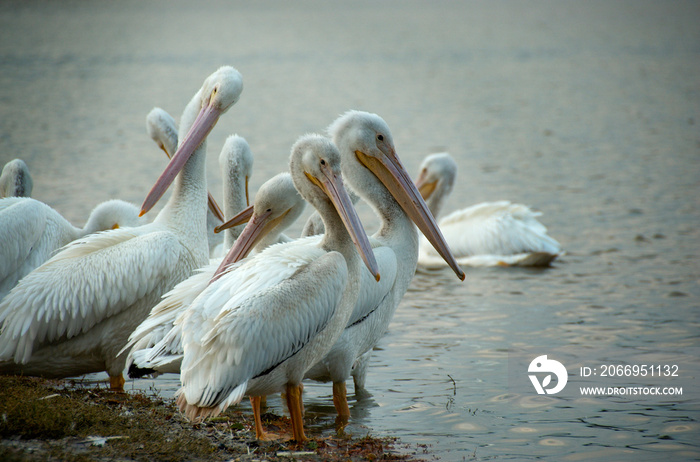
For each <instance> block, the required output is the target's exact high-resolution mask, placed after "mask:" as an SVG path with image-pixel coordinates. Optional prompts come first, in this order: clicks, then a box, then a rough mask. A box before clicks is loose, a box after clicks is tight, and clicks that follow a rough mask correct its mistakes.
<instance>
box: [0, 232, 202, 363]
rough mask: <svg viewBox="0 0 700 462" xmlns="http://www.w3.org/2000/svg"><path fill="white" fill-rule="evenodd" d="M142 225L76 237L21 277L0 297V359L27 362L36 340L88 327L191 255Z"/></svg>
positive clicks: (132, 300) (169, 238) (158, 281)
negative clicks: (76, 239) (0, 300)
mask: <svg viewBox="0 0 700 462" xmlns="http://www.w3.org/2000/svg"><path fill="white" fill-rule="evenodd" d="M143 228H145V227H141V228H124V229H119V230H114V231H108V232H104V233H98V234H93V235H90V236H87V237H85V238H83V239H80V240H78V241H74V242H73V243H71V244H69V245H68V246H66V247H65V248H64V249H63V250H62V251H61V252H59V253H58V254H56V255H55V256H54V257H52V258H51V259H50V260H48V261H47V262H46V263H44V264H43V265H42V266H40V267H39V268H37V269H36V270H34V271H33V272H31V273H30V274H28V275H27V276H26V277H25V278H24V279H22V280H21V281H20V282H19V284H18V285H17V286H16V287H15V288H14V289H13V290H12V292H11V293H10V294H8V295H7V297H5V299H3V300H2V302H1V303H0V323H2V331H1V332H0V359H10V358H13V357H14V360H15V362H18V363H26V362H27V361H29V359H30V357H31V354H32V350H33V348H34V347H35V346H37V345H40V344H42V343H45V342H52V341H55V340H58V339H60V338H71V337H73V336H75V335H78V334H80V333H84V332H86V331H88V330H89V329H90V328H91V327H93V326H94V325H96V324H97V323H99V322H101V321H102V320H104V319H106V318H108V317H110V316H113V315H115V314H117V313H119V312H121V311H122V310H124V309H126V308H128V307H129V306H131V305H132V304H133V303H135V302H136V301H137V300H139V299H140V298H141V297H143V296H144V294H146V293H149V292H150V291H152V290H154V288H155V287H157V285H158V284H161V283H162V280H163V279H164V278H165V277H166V275H167V274H169V273H170V272H172V271H173V268H176V267H177V265H178V264H179V263H180V262H181V259H182V258H188V256H187V255H183V254H182V253H183V251H182V250H176V249H181V248H182V246H181V245H179V243H176V242H172V241H174V240H176V237H175V236H174V235H173V234H172V233H170V232H168V231H154V232H150V233H148V232H146V231H145V230H144V229H143ZM164 249H171V250H164Z"/></svg>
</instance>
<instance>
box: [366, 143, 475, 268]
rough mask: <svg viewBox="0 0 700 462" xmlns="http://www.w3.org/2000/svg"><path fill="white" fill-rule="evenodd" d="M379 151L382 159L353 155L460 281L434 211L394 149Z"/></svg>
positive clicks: (454, 262) (455, 264)
mask: <svg viewBox="0 0 700 462" xmlns="http://www.w3.org/2000/svg"><path fill="white" fill-rule="evenodd" d="M382 152H383V153H384V156H382V158H381V159H378V158H375V157H371V156H368V155H366V154H364V153H363V152H361V151H355V155H356V156H357V158H358V160H359V161H360V162H361V163H362V164H363V165H365V166H366V167H367V168H368V169H370V170H371V171H372V172H373V173H374V174H375V175H376V176H377V178H379V180H380V181H381V182H382V183H383V184H384V186H386V188H387V189H388V190H389V192H391V195H392V196H394V199H396V201H397V202H398V203H399V205H400V206H401V208H402V209H403V210H404V211H405V212H406V214H407V215H408V216H409V217H410V218H411V220H413V222H414V223H415V224H416V226H418V229H420V231H421V232H422V233H423V235H424V236H425V237H426V238H427V239H428V241H429V242H430V244H431V245H432V246H433V247H435V250H437V251H438V253H439V254H440V255H441V256H442V258H443V259H444V260H445V261H446V262H447V264H448V265H450V268H452V271H454V272H455V274H456V275H457V277H458V278H459V279H460V280H462V281H463V280H464V278H465V277H466V275H465V274H464V271H462V268H460V267H459V264H457V261H456V260H455V258H454V256H453V255H452V252H451V251H450V248H449V246H448V245H447V242H446V241H445V238H444V237H443V235H442V232H441V231H440V228H439V227H438V225H437V223H436V222H435V218H434V217H433V214H432V213H430V209H428V206H427V205H426V204H425V201H424V200H423V197H422V196H421V194H420V192H418V189H416V186H415V185H414V184H413V181H412V180H411V177H410V176H409V175H408V173H407V172H406V169H405V168H404V167H403V165H402V164H401V160H400V159H399V158H398V156H397V155H396V152H394V150H393V149H387V150H386V151H382Z"/></svg>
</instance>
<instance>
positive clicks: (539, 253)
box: [416, 153, 562, 266]
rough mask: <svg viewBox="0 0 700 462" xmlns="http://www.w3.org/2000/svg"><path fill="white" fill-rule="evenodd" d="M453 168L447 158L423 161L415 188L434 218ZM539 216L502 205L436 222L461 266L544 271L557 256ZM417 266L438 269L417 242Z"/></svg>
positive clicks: (433, 256) (440, 155) (459, 212)
mask: <svg viewBox="0 0 700 462" xmlns="http://www.w3.org/2000/svg"><path fill="white" fill-rule="evenodd" d="M456 173H457V164H456V162H455V161H454V159H452V157H451V156H450V155H449V154H447V153H437V154H432V155H430V156H428V157H426V158H425V160H424V161H423V164H422V165H421V168H420V173H419V175H418V179H417V180H416V184H417V186H418V189H419V190H420V192H421V194H422V195H423V198H424V199H425V202H426V203H427V204H428V207H430V210H431V211H432V212H433V215H434V216H435V217H436V218H437V217H438V216H439V214H440V212H441V211H442V208H443V205H444V203H445V201H446V200H447V198H448V197H449V195H450V193H451V192H452V187H453V185H454V181H455V176H456ZM540 215H541V213H537V212H533V211H532V210H531V209H530V208H529V207H527V206H525V205H522V204H513V203H511V202H508V201H498V202H483V203H480V204H476V205H473V206H471V207H467V208H465V209H461V210H457V211H455V212H452V213H451V214H449V215H448V216H446V217H445V218H443V219H441V220H440V221H439V225H440V229H441V230H442V233H443V234H444V236H445V238H446V239H447V242H448V243H449V245H450V249H452V252H453V253H454V255H455V257H456V258H457V261H458V262H459V264H460V265H465V266H496V265H499V266H547V265H549V264H550V263H551V261H552V260H554V259H555V258H557V257H558V256H559V255H561V252H562V251H561V246H560V245H559V243H558V242H557V241H556V240H554V239H552V238H551V237H550V236H549V235H547V228H545V227H544V225H542V223H540V222H539V221H537V217H538V216H540ZM420 251H421V252H420V258H419V262H420V264H421V265H426V266H434V265H438V266H439V265H444V263H443V262H442V261H441V260H440V258H439V256H438V255H437V254H436V253H435V251H434V250H433V249H432V248H431V247H430V246H429V245H428V243H427V242H425V241H423V242H421V249H420Z"/></svg>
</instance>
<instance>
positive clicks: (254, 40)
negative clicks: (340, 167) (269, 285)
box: [0, 1, 700, 461]
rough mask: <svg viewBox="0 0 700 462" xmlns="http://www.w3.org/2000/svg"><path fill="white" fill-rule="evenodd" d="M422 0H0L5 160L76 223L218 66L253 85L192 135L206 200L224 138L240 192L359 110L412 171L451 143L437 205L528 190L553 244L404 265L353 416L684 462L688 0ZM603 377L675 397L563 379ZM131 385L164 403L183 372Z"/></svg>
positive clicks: (538, 448) (429, 448)
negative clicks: (604, 389)
mask: <svg viewBox="0 0 700 462" xmlns="http://www.w3.org/2000/svg"><path fill="white" fill-rule="evenodd" d="M164 5H167V8H165V7H164ZM255 5H257V4H255ZM430 5H431V6H428V4H427V3H422V2H407V1H401V2H398V3H397V2H393V1H386V2H382V3H381V4H370V3H366V4H365V3H362V2H345V3H343V4H342V6H340V5H338V6H335V7H332V8H329V7H322V6H320V5H315V6H314V7H313V8H311V7H309V6H308V5H306V4H304V5H300V6H297V7H295V8H291V7H289V6H288V5H286V4H282V3H280V4H275V8H266V7H263V6H254V5H253V4H251V5H232V4H229V3H228V2H217V1H213V2H211V3H210V4H208V6H209V8H201V9H199V8H193V7H191V6H190V5H189V4H188V3H186V2H168V3H158V2H148V3H135V4H129V5H125V4H120V5H119V7H116V6H115V5H113V4H112V3H110V2H99V1H97V2H90V3H87V4H86V3H84V2H61V3H56V2H41V1H39V2H33V3H32V5H31V8H29V7H25V6H24V4H23V3H22V2H3V3H2V4H0V11H1V12H2V14H0V18H2V19H0V22H1V23H2V25H3V27H2V28H0V37H2V40H0V64H1V65H2V72H0V83H2V85H0V101H2V104H1V105H0V120H2V124H0V163H2V164H4V162H6V161H7V160H9V159H11V158H14V157H22V158H24V159H25V160H26V161H27V163H28V165H29V167H30V169H31V171H32V175H33V176H34V192H35V197H36V198H37V199H40V200H43V201H45V202H47V203H49V204H50V205H51V206H53V207H56V208H57V209H58V210H59V211H60V212H61V213H63V214H64V215H65V216H66V217H67V218H68V219H70V220H71V221H73V222H74V223H75V224H81V225H82V223H83V222H84V220H85V217H86V216H87V215H88V212H89V210H91V209H92V207H94V205H95V204H96V203H98V202H100V201H102V200H106V199H108V198H113V197H118V198H122V199H125V200H130V201H133V202H135V203H140V202H141V201H142V200H143V197H144V196H145V194H146V192H147V191H148V189H150V186H151V183H152V181H153V180H154V179H155V178H156V177H157V175H158V173H159V172H160V170H161V169H162V168H163V165H164V162H165V159H164V158H163V156H162V154H161V153H160V152H159V151H158V150H157V149H155V147H154V146H153V145H152V143H151V141H150V140H149V139H148V138H147V136H146V134H145V130H144V124H143V120H144V117H145V115H146V114H147V113H148V111H149V110H150V109H151V108H152V107H153V106H156V105H158V106H162V107H164V108H165V109H166V110H168V111H169V112H171V113H172V114H173V115H174V116H177V115H178V114H179V112H180V111H181V110H182V108H183V107H184V105H185V103H186V102H187V101H188V100H189V98H190V97H191V94H192V92H194V91H195V90H196V88H197V87H198V86H199V85H200V83H201V80H202V77H203V76H206V75H209V74H210V73H211V72H212V71H213V70H214V69H215V68H216V67H218V66H219V65H221V64H224V63H227V64H233V65H235V66H236V67H237V68H238V69H239V70H240V71H241V72H242V74H243V76H244V80H245V90H244V92H243V97H242V99H241V102H240V103H239V104H238V105H237V106H236V107H235V108H234V109H233V110H232V111H230V112H231V113H230V114H227V115H226V116H225V117H223V118H222V120H221V121H220V122H219V124H218V126H217V127H216V129H215V130H214V131H213V132H212V134H211V136H210V150H211V153H210V155H209V163H208V174H209V179H210V189H211V190H212V192H213V193H215V194H216V195H220V193H219V192H220V191H221V176H220V174H219V172H218V165H217V162H215V160H214V159H215V156H216V155H217V154H218V152H217V151H218V148H219V147H220V146H221V145H222V144H223V140H224V139H225V137H226V136H227V135H229V134H231V133H238V134H240V135H243V136H245V137H246V138H247V139H248V141H249V142H250V144H251V147H252V148H253V151H254V154H255V165H254V169H255V172H254V176H253V178H252V181H251V189H252V190H253V191H254V190H255V189H256V188H257V187H258V186H259V185H260V184H262V183H263V182H264V181H265V180H266V179H267V178H269V177H270V176H272V175H274V174H276V173H278V172H279V171H281V170H283V169H286V165H287V155H288V150H289V146H291V144H292V143H293V142H294V140H295V139H296V137H297V136H298V135H300V134H303V133H305V132H309V131H321V130H323V128H324V127H325V126H326V125H327V124H328V123H330V121H332V120H333V119H334V118H335V117H336V116H337V115H338V114H339V113H341V112H343V111H345V110H347V109H350V108H357V109H366V110H370V111H375V112H377V113H379V114H380V115H382V116H383V117H384V118H385V119H386V120H387V122H388V123H389V125H390V126H391V127H392V131H393V134H394V139H395V142H396V145H397V150H398V152H399V154H400V155H401V157H402V159H403V161H404V163H405V165H406V166H407V168H408V169H409V171H410V172H411V173H413V174H415V173H417V168H418V165H419V164H420V162H421V160H422V157H423V156H424V155H425V154H427V153H428V152H429V151H430V150H433V149H446V150H449V151H450V152H451V154H452V155H453V156H454V157H455V158H456V160H457V162H458V165H459V171H458V182H457V184H456V185H455V191H454V194H453V198H452V199H451V200H450V202H449V203H448V204H447V206H446V208H447V211H451V210H454V209H456V208H460V207H463V206H467V205H472V204H474V203H477V202H481V201H486V200H500V199H509V200H512V201H514V202H523V203H526V204H527V205H531V206H533V207H534V208H535V209H537V210H540V211H542V212H543V216H542V217H541V220H542V222H543V223H544V224H546V226H547V227H548V229H549V233H550V235H552V236H553V237H555V238H556V239H557V240H559V241H560V242H561V243H562V245H563V247H564V248H565V249H566V251H567V254H566V255H565V256H564V257H563V258H561V259H559V260H557V261H556V262H555V264H554V267H552V268H548V269H523V268H468V269H466V273H467V279H466V281H465V282H463V283H462V282H459V281H458V280H457V279H456V278H455V277H454V275H453V274H452V272H451V271H450V270H448V269H444V270H442V269H440V270H424V269H419V270H418V272H417V274H416V276H415V278H414V280H413V283H412V285H411V287H410V288H409V290H408V292H407V294H406V296H405V297H404V299H403V301H402V302H401V305H400V307H399V309H398V310H397V312H396V316H395V318H394V320H393V322H392V324H391V326H390V328H389V331H388V332H387V335H386V336H385V337H384V338H383V339H382V341H381V342H380V343H379V345H378V346H377V348H376V350H375V352H374V354H373V357H372V362H371V366H370V371H369V375H368V379H367V386H368V389H369V390H370V392H371V394H372V395H371V396H370V397H367V398H364V399H361V400H355V399H354V397H353V396H352V392H351V391H350V395H351V396H350V398H351V402H350V406H351V413H352V419H351V424H350V426H349V427H348V431H349V432H351V433H354V434H357V435H363V434H366V433H368V432H370V433H372V434H377V435H391V436H397V437H399V438H400V439H401V441H403V442H405V443H408V444H410V446H409V447H408V448H403V450H406V451H419V452H420V451H422V450H423V449H424V450H425V451H426V452H427V455H426V457H427V458H431V457H438V458H441V459H444V460H463V459H466V460H472V459H511V460H512V459H515V460H523V459H547V460H557V461H561V460H571V461H575V460H601V461H607V460H631V459H634V460H658V459H660V458H662V457H663V458H670V459H673V460H682V459H694V458H699V457H700V446H699V445H698V443H697V439H698V438H697V436H698V434H700V431H699V430H700V428H699V426H700V424H699V423H698V418H699V416H700V409H699V408H700V399H699V397H698V394H699V393H700V392H699V387H698V385H697V377H698V372H699V369H700V359H699V358H700V342H698V338H700V336H699V334H700V328H699V326H700V322H699V321H700V319H699V318H700V310H699V309H698V302H697V300H698V297H699V296H700V289H699V286H698V281H699V280H700V272H699V271H698V265H697V261H698V257H699V255H698V250H699V249H700V247H699V246H698V242H700V210H699V206H700V203H699V202H698V201H697V199H696V196H697V190H698V178H700V156H699V155H698V154H699V152H698V137H697V121H698V120H700V113H698V108H699V107H700V104H699V101H698V95H700V87H698V79H697V75H699V74H700V59H698V47H697V44H698V43H700V31H699V29H698V27H697V21H696V18H697V17H698V16H700V11H698V4H697V2H688V3H683V2H673V3H662V2H649V3H640V2H631V3H628V2H624V1H621V2H614V3H610V2H605V1H592V2H581V3H575V2H571V3H566V4H562V3H560V2H547V1H542V2H528V3H527V4H521V3H519V2H498V3H492V2H468V3H467V2H462V3H434V4H433V3H431V4H430ZM212 9H213V10H215V11H216V14H211V11H212ZM311 12H313V14H311ZM386 18H391V19H390V20H387V19H386ZM350 25H352V26H350ZM358 32H359V33H358ZM212 33H213V35H212ZM361 218H363V220H367V219H368V218H369V221H371V211H368V210H366V209H365V210H361ZM301 227H302V224H301V223H299V224H297V227H296V228H295V229H294V230H293V232H295V233H298V232H299V231H300V230H301ZM543 354H547V355H550V357H553V358H556V359H557V360H559V361H560V362H562V363H563V364H564V365H565V366H566V368H567V371H568V373H569V383H568V384H567V387H566V388H565V389H564V391H563V392H562V393H561V394H558V395H544V396H540V395H537V394H536V393H535V392H534V389H533V388H532V386H531V384H530V382H529V379H528V378H527V372H526V370H527V365H528V363H529V361H531V360H532V359H533V358H534V357H536V356H539V355H543ZM599 364H630V365H632V364H678V365H679V367H680V377H679V378H677V379H676V378H674V379H671V378H666V379H663V380H662V379H659V378H656V379H653V380H652V379H651V378H645V379H644V380H641V379H635V380H630V381H627V382H629V383H623V382H625V381H624V380H623V381H620V380H619V379H618V380H612V379H609V380H608V379H605V380H603V378H602V377H595V376H591V377H581V374H580V373H579V371H580V368H581V367H591V368H592V367H596V366H597V365H599ZM95 376H96V377H102V375H99V374H96V375H95ZM523 383H524V385H523ZM613 384H614V385H615V386H617V385H620V386H623V385H635V386H666V385H668V386H682V387H683V395H682V396H671V397H668V396H665V397H655V396H629V395H627V396H581V394H580V393H578V392H577V390H578V388H579V386H583V385H591V386H608V385H613ZM129 386H131V387H133V388H134V389H142V390H146V391H154V390H155V391H157V392H158V393H160V394H163V395H165V396H172V394H173V393H174V392H175V390H176V389H177V387H178V379H177V377H175V376H165V377H160V378H158V379H155V380H138V381H133V382H131V383H130V384H129V383H128V384H127V388H128V387H129ZM330 396H331V390H330V387H329V386H328V385H325V384H314V383H309V384H308V385H307V386H306V400H305V403H306V410H307V424H308V426H309V428H310V429H312V431H317V432H320V433H323V434H326V433H330V432H332V431H333V423H334V418H335V413H334V410H333V406H332V400H331V398H330ZM240 406H242V407H244V408H248V407H249V405H248V403H247V401H244V402H243V403H241V405H240ZM270 406H272V407H273V409H274V410H275V411H277V412H283V409H282V404H281V402H280V401H279V399H278V398H275V397H273V398H271V399H270ZM418 444H420V445H423V446H417V445H418ZM400 449H401V448H400Z"/></svg>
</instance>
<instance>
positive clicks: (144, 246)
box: [0, 67, 242, 390]
mask: <svg viewBox="0 0 700 462" xmlns="http://www.w3.org/2000/svg"><path fill="white" fill-rule="evenodd" d="M241 90H242V83H241V76H240V74H239V73H238V72H237V71H236V70H235V69H233V68H231V67H222V68H220V69H219V70H218V71H216V72H215V73H214V74H212V75H211V76H209V78H207V79H206V80H205V82H204V85H203V86H202V88H201V89H200V90H199V91H198V92H197V94H196V95H195V97H194V98H193V99H192V101H190V103H189V104H188V106H187V108H186V109H185V115H186V116H187V117H186V120H187V122H183V127H187V128H189V129H190V130H189V132H188V135H187V137H185V140H184V141H183V143H182V144H181V145H180V147H179V149H178V152H177V153H176V154H175V155H174V156H173V158H172V160H171V161H170V163H169V164H168V167H166V169H165V171H164V173H163V175H161V177H160V178H159V180H158V182H157V183H156V185H155V186H154V187H153V189H152V190H151V193H149V195H148V196H147V198H146V201H145V202H144V204H145V205H144V207H142V212H141V213H142V214H143V213H145V212H146V211H148V209H150V208H151V207H152V205H153V204H154V203H155V201H156V200H157V198H159V197H160V196H162V194H163V193H164V192H165V190H166V189H167V185H168V184H170V183H172V181H173V179H174V177H175V176H177V181H176V182H175V188H174V191H173V194H172V196H171V198H170V200H169V201H168V203H167V204H166V205H165V207H164V208H163V210H162V211H161V212H160V213H159V214H158V216H157V217H156V219H155V220H154V222H153V223H150V224H148V225H144V226H141V227H138V228H124V229H119V230H114V231H107V232H105V233H100V234H94V235H91V236H88V237H86V238H84V239H82V240H80V241H76V242H75V243H74V244H72V245H70V246H69V247H67V248H66V249H64V250H63V251H62V252H60V253H59V254H57V255H56V256H54V257H53V258H51V259H50V260H49V261H47V262H46V263H45V264H44V265H42V266H41V267H39V268H37V269H36V270H35V271H33V272H32V273H30V274H29V275H27V276H26V277H25V278H23V279H22V280H21V281H20V282H19V284H17V286H16V287H15V289H14V290H13V291H12V292H11V293H10V294H8V295H7V297H5V299H4V300H3V301H2V302H1V303H0V322H2V331H1V332H0V360H2V361H3V362H2V363H0V373H3V374H7V373H11V374H18V373H19V374H25V375H40V376H46V377H70V376H74V375H81V374H86V373H90V372H98V371H102V370H105V371H107V373H108V374H109V377H110V385H111V388H112V389H116V390H123V385H124V379H123V377H122V370H123V368H124V363H125V360H126V354H122V355H118V352H119V351H120V349H121V348H122V347H123V346H124V344H125V343H126V341H127V339H128V336H129V333H131V331H133V329H134V328H136V326H138V324H139V323H140V322H141V321H142V320H143V319H144V318H145V317H146V316H147V314H148V312H149V310H150V309H151V308H152V307H153V306H154V305H155V304H156V303H157V302H158V300H159V299H160V296H161V295H162V294H163V293H165V292H166V291H168V290H170V289H171V288H172V287H173V286H174V285H175V284H176V283H177V282H179V281H181V280H183V279H184V278H186V277H188V276H189V275H190V274H191V272H192V271H193V270H194V269H195V268H198V267H200V266H202V265H203V264H204V263H206V261H207V259H208V254H209V252H208V250H209V249H208V246H207V243H206V209H205V205H204V204H205V203H206V197H207V193H206V176H205V159H204V157H205V154H206V142H205V141H204V139H205V138H206V135H207V134H208V133H209V131H210V130H211V128H212V127H213V125H214V124H215V123H216V121H217V120H218V117H219V116H220V115H221V114H222V113H223V112H225V111H226V110H227V109H228V108H229V107H231V106H232V105H233V104H234V103H235V102H236V100H238V97H239V95H240V92H241ZM200 109H201V110H200ZM183 119H185V117H183ZM180 170H182V172H181V173H180V174H179V175H178V173H179V171H180Z"/></svg>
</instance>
